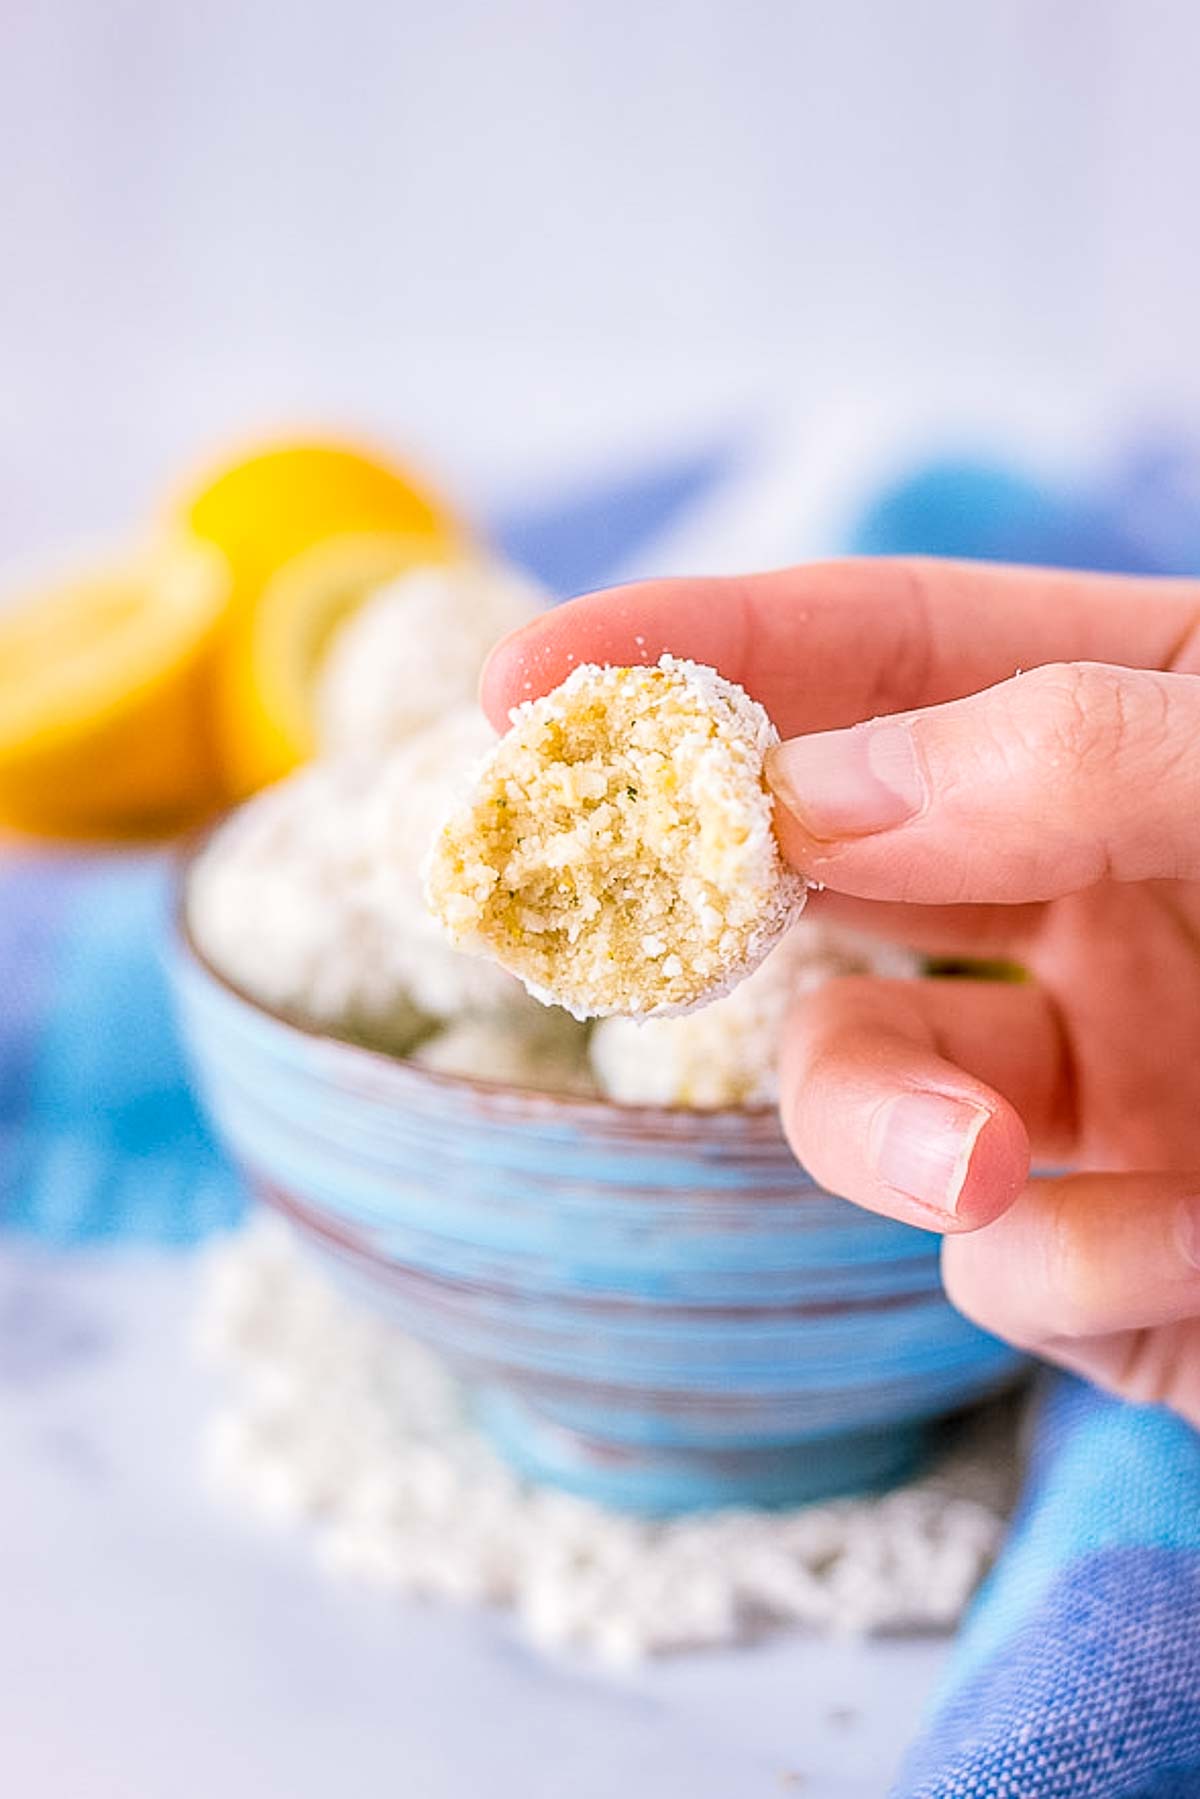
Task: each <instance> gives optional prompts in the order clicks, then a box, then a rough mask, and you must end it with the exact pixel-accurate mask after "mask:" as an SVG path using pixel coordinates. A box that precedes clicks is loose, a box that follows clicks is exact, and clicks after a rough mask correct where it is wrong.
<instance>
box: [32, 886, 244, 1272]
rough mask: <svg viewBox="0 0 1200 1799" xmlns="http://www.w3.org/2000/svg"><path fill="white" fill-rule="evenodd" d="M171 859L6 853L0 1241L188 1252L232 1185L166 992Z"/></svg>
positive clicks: (223, 1213) (222, 1208)
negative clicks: (186, 1246) (195, 1090)
mask: <svg viewBox="0 0 1200 1799" xmlns="http://www.w3.org/2000/svg"><path fill="white" fill-rule="evenodd" d="M173 886H174V874H173V863H172V858H171V857H170V856H169V855H168V854H166V853H163V852H159V853H157V854H154V853H149V852H137V851H132V850H131V851H124V852H112V853H110V854H107V853H106V854H102V853H97V854H92V855H84V856H67V855H57V854H54V853H52V852H43V853H37V852H21V853H15V852H10V853H8V854H7V855H6V854H5V853H4V852H3V851H2V850H0V1228H4V1229H9V1230H19V1231H21V1232H22V1233H24V1234H30V1233H32V1234H33V1235H35V1236H37V1237H39V1238H41V1239H43V1240H44V1241H47V1242H51V1243H58V1244H67V1243H86V1242H97V1241H104V1240H113V1239H117V1238H120V1239H134V1240H140V1241H143V1242H154V1243H180V1244H183V1243H191V1242H194V1241H195V1240H196V1239H198V1238H200V1237H203V1236H206V1235H208V1234H209V1232H211V1231H214V1230H218V1229H221V1228H222V1227H225V1226H228V1225H230V1224H233V1223H235V1222H236V1220H237V1218H238V1217H239V1216H240V1213H241V1210H242V1205H243V1199H242V1193H241V1188H240V1185H239V1182H238V1180H237V1177H236V1175H235V1174H234V1172H233V1170H232V1169H231V1168H230V1167H229V1165H228V1163H227V1162H226V1161H225V1159H224V1157H223V1156H222V1155H221V1153H220V1151H219V1150H218V1149H217V1146H216V1144H215V1143H214V1141H213V1139H212V1137H211V1135H210V1133H209V1130H208V1126H207V1125H206V1123H205V1121H204V1119H203V1117H202V1116H201V1113H200V1111H199V1108H198V1106H197V1104H196V1101H195V1099H194V1098H193V1096H192V1093H191V1089H190V1087H189V1084H188V1077H187V1070H186V1067H185V1064H184V1060H183V1054H182V1051H181V1048H180V1045H179V1040H178V1038H177V1036H176V1033H175V1029H174V1025H173V1021H172V1016H171V1005H170V995H169V992H168V984H167V973H166V962H167V956H168V948H169V928H170V913H171V898H172V892H173Z"/></svg>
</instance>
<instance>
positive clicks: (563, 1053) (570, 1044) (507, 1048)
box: [410, 998, 596, 1094]
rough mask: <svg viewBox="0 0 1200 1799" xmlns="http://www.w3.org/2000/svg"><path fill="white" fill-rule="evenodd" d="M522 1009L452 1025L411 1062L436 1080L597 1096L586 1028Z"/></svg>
mask: <svg viewBox="0 0 1200 1799" xmlns="http://www.w3.org/2000/svg"><path fill="white" fill-rule="evenodd" d="M525 1003H526V1006H527V1007H528V1011H525V1010H518V1009H513V1010H512V1011H505V1012H495V1013H476V1014H475V1015H473V1016H471V1017H465V1018H457V1019H451V1021H450V1023H449V1024H447V1025H445V1026H444V1027H443V1029H441V1030H439V1031H437V1032H435V1034H434V1035H433V1036H432V1037H428V1038H426V1040H425V1042H424V1043H422V1044H420V1045H419V1046H418V1048H417V1049H415V1050H414V1051H413V1052H412V1056H411V1058H410V1059H411V1060H412V1061H414V1062H417V1063H419V1064H420V1065H421V1067H422V1068H431V1069H433V1070H435V1071H436V1072H437V1073H439V1074H455V1075H465V1076H468V1077H469V1078H471V1079H473V1080H478V1081H502V1082H503V1083H504V1084H505V1085H506V1086H510V1087H531V1088H534V1089H537V1090H539V1091H541V1092H544V1093H566V1094H586V1093H595V1091H596V1083H595V1081H594V1079H593V1078H592V1074H591V1071H590V1069H589V1067H588V1057H587V1031H586V1029H585V1028H584V1026H583V1025H581V1024H580V1023H578V1021H577V1020H576V1019H574V1018H571V1017H569V1016H568V1015H567V1013H565V1012H563V1011H561V1010H560V1009H559V1008H558V1007H556V1006H555V1007H551V1006H539V1005H537V1004H535V1002H534V1001H533V1000H531V999H528V998H526V1002H525ZM530 1013H534V1014H536V1016H534V1017H531V1016H530Z"/></svg>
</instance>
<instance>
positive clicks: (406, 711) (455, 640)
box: [315, 561, 547, 755]
mask: <svg viewBox="0 0 1200 1799" xmlns="http://www.w3.org/2000/svg"><path fill="white" fill-rule="evenodd" d="M546 603H547V596H546V594H545V592H544V591H543V589H542V588H540V587H538V586H537V585H536V583H535V582H533V581H532V580H530V579H529V578H528V577H527V576H524V575H522V574H520V573H519V572H518V571H517V570H515V569H510V568H507V567H505V566H503V565H502V564H499V563H491V562H465V561H464V562H459V563H453V564H450V565H448V566H447V567H440V566H432V565H431V566H429V567H425V568H418V569H413V570H412V571H411V572H410V573H408V574H404V575H401V576H400V577H399V578H398V579H397V580H394V581H389V582H388V583H387V584H386V586H383V587H381V588H379V589H377V590H376V592H375V593H373V594H372V595H371V596H370V597H369V598H368V599H367V600H366V601H365V602H364V603H363V605H362V606H360V607H359V608H357V610H356V611H355V612H354V613H353V614H352V616H351V617H350V618H349V619H348V620H347V621H346V623H345V624H344V625H342V627H341V628H340V630H339V631H338V632H337V633H336V635H335V636H334V638H333V640H332V642H331V644H330V646H329V648H328V650H327V652H326V655H325V658H324V660H323V663H322V666H321V671H320V674H319V676H318V680H317V687H316V696H315V703H316V714H317V734H318V739H319V741H320V744H321V749H322V752H323V753H324V754H332V755H342V754H344V753H346V752H358V751H363V750H366V751H371V750H385V749H387V748H389V747H390V746H392V745H394V744H398V743H402V742H404V740H405V739H406V738H409V737H412V736H414V735H415V734H416V733H417V732H418V731H421V730H423V729H424V728H425V727H426V726H427V725H430V724H432V723H433V722H434V721H435V720H436V719H439V718H441V717H442V715H443V714H444V713H447V712H449V711H450V710H451V709H452V708H455V707H458V706H462V705H467V704H469V703H470V702H471V701H473V700H474V698H475V690H476V688H477V686H478V683H479V674H480V670H481V669H482V667H483V664H484V661H485V660H486V658H487V655H488V652H489V650H491V648H492V646H493V645H494V644H495V643H496V642H497V641H498V640H499V639H500V638H501V637H506V636H507V635H508V633H509V632H510V631H515V630H517V629H518V628H519V627H520V626H521V625H524V624H528V622H529V620H530V619H531V618H533V617H535V616H536V614H537V613H538V612H539V611H541V610H542V608H543V607H544V606H545V605H546Z"/></svg>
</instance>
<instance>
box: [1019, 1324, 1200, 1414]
mask: <svg viewBox="0 0 1200 1799" xmlns="http://www.w3.org/2000/svg"><path fill="white" fill-rule="evenodd" d="M1039 1354H1041V1355H1042V1356H1044V1357H1045V1358H1046V1359H1047V1361H1051V1362H1056V1363H1057V1364H1058V1366H1059V1367H1060V1368H1069V1369H1070V1370H1071V1372H1072V1373H1073V1374H1082V1375H1083V1376H1084V1378H1085V1379H1086V1380H1090V1381H1095V1382H1096V1384H1097V1385H1098V1386H1101V1387H1107V1388H1109V1389H1110V1391H1112V1392H1114V1393H1119V1394H1120V1395H1121V1397H1122V1399H1129V1400H1132V1401H1133V1403H1134V1404H1135V1405H1165V1406H1169V1407H1170V1408H1171V1410H1172V1411H1173V1412H1178V1413H1179V1414H1180V1416H1181V1417H1183V1418H1186V1419H1187V1420H1188V1422H1189V1423H1190V1424H1193V1425H1198V1426H1200V1317H1194V1318H1184V1319H1180V1321H1179V1322H1178V1323H1176V1324H1159V1325H1143V1326H1141V1327H1140V1328H1137V1329H1131V1330H1124V1331H1113V1332H1111V1333H1110V1334H1109V1335H1108V1336H1106V1337H1078V1338H1076V1337H1059V1338H1055V1339H1053V1340H1051V1341H1050V1342H1047V1343H1044V1344H1042V1345H1041V1348H1040V1350H1039Z"/></svg>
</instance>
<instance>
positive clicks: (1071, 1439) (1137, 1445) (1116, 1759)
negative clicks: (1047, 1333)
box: [893, 1375, 1200, 1799]
mask: <svg viewBox="0 0 1200 1799" xmlns="http://www.w3.org/2000/svg"><path fill="white" fill-rule="evenodd" d="M1185 1795H1186V1796H1187V1799H1196V1795H1200V1436H1197V1434H1196V1432H1195V1431H1193V1430H1191V1429H1190V1428H1189V1427H1188V1426H1187V1425H1186V1424H1183V1423H1182V1422H1181V1421H1180V1420H1179V1419H1178V1418H1174V1417H1172V1416H1171V1414H1170V1413H1168V1412H1164V1411H1160V1410H1158V1409H1156V1408H1154V1407H1148V1406H1128V1405H1124V1404H1122V1402H1121V1401H1120V1400H1116V1399H1110V1398H1108V1397H1107V1396H1106V1395H1104V1394H1101V1393H1098V1392H1096V1391H1095V1389H1093V1388H1091V1387H1088V1386H1086V1385H1085V1384H1084V1383H1083V1382H1082V1381H1077V1380H1074V1379H1070V1378H1068V1377H1067V1376H1065V1375H1062V1376H1055V1377H1048V1378H1047V1382H1046V1388H1045V1391H1044V1393H1043V1395H1042V1397H1041V1399H1040V1401H1039V1403H1038V1405H1037V1409H1036V1412H1035V1414H1034V1420H1033V1436H1032V1444H1031V1453H1030V1459H1029V1465H1028V1468H1027V1471H1026V1475H1025V1484H1024V1489H1023V1492H1022V1498H1021V1504H1020V1508H1019V1510H1018V1513H1017V1516H1016V1518H1015V1520H1014V1522H1013V1525H1012V1528H1011V1530H1010V1532H1009V1536H1008V1540H1007V1542H1006V1544H1005V1547H1004V1551H1003V1554H1002V1555H1001V1558H1000V1560H999V1562H998V1564H997V1566H996V1568H995V1569H994V1571H993V1573H992V1575H991V1577H990V1579H989V1581H988V1583H987V1585H986V1586H985V1587H984V1588H983V1590H982V1591H981V1592H980V1594H979V1597H978V1599H977V1600H976V1602H975V1605H974V1607H973V1609H972V1612H971V1615H970V1617H969V1618H968V1620H967V1623H966V1625H965V1627H964V1629H963V1631H962V1634H961V1636H960V1639H959V1642H958V1645H957V1647H956V1651H955V1654H954V1657H953V1659H952V1663H951V1668H950V1673H949V1677H948V1679H947V1680H946V1682H945V1683H944V1684H943V1688H942V1691H941V1693H940V1694H939V1696H938V1702H937V1704H936V1707H935V1712H934V1716H933V1720H932V1722H931V1724H930V1725H929V1728H928V1730H927V1732H926V1734H925V1735H924V1736H923V1737H922V1739H921V1741H920V1742H919V1743H918V1744H917V1746H916V1748H915V1749H914V1750H913V1752H912V1754H911V1755H910V1756H909V1758H908V1761H907V1763H906V1765H905V1768H904V1771H903V1773H902V1775H901V1777H900V1780H899V1782H898V1783H897V1785H896V1787H895V1788H894V1791H893V1799H1185Z"/></svg>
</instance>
